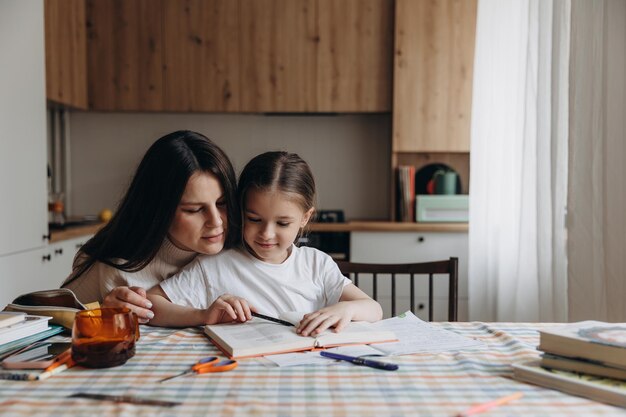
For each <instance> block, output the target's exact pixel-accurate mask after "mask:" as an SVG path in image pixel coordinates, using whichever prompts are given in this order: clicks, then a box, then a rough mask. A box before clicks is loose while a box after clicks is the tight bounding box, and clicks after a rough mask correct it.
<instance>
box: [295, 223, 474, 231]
mask: <svg viewBox="0 0 626 417" xmlns="http://www.w3.org/2000/svg"><path fill="white" fill-rule="evenodd" d="M307 230H308V231H309V232H448V233H450V232H467V230H468V224H467V223H408V222H406V223H402V222H390V221H351V222H346V223H310V224H309V225H308V226H307Z"/></svg>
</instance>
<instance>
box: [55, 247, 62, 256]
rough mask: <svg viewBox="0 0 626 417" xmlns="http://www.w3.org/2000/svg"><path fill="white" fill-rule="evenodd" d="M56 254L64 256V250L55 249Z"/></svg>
mask: <svg viewBox="0 0 626 417" xmlns="http://www.w3.org/2000/svg"><path fill="white" fill-rule="evenodd" d="M54 254H55V255H63V248H59V249H55V250H54Z"/></svg>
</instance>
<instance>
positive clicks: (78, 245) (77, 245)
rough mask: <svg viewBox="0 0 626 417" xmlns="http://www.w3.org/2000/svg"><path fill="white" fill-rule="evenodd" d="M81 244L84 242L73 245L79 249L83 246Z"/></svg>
mask: <svg viewBox="0 0 626 417" xmlns="http://www.w3.org/2000/svg"><path fill="white" fill-rule="evenodd" d="M83 245H84V243H83V242H80V243H77V244H76V245H75V246H76V249H80V248H82V247H83Z"/></svg>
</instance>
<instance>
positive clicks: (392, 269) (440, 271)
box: [336, 258, 459, 321]
mask: <svg viewBox="0 0 626 417" xmlns="http://www.w3.org/2000/svg"><path fill="white" fill-rule="evenodd" d="M336 262H337V265H338V266H339V270H340V271H341V273H342V274H344V275H345V276H346V277H348V278H350V279H351V280H352V282H353V283H354V285H356V286H357V287H358V286H359V274H364V275H365V274H367V275H370V276H371V277H372V298H373V299H374V300H376V301H378V298H379V297H378V280H379V278H384V279H391V315H392V316H395V315H396V298H397V294H396V292H397V291H396V275H408V276H409V279H410V302H411V311H412V312H413V313H416V305H415V276H416V275H428V320H429V321H432V320H433V301H434V285H433V278H434V275H435V274H437V275H439V276H441V275H448V321H457V314H458V273H459V272H458V269H459V260H458V258H450V259H449V260H445V261H434V262H421V263H411V264H370V263H356V262H347V261H336ZM379 275H383V276H382V277H379Z"/></svg>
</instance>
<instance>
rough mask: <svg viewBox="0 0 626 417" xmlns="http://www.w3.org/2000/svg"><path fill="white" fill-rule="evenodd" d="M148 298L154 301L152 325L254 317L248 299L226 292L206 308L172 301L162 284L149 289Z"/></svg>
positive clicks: (197, 324)
mask: <svg viewBox="0 0 626 417" xmlns="http://www.w3.org/2000/svg"><path fill="white" fill-rule="evenodd" d="M148 300H150V301H151V302H152V311H153V312H154V318H153V319H152V320H150V323H149V324H150V325H153V326H163V327H189V326H200V325H204V324H216V323H228V322H232V321H239V322H245V321H247V320H250V319H251V318H252V314H251V311H253V307H251V306H250V305H249V304H248V302H247V301H246V300H244V299H243V298H240V297H236V296H234V295H230V294H224V295H221V296H220V297H218V298H217V300H215V302H213V304H211V306H210V307H209V308H207V309H206V310H204V309H198V308H193V307H187V306H181V305H177V304H174V303H172V302H171V301H170V300H169V298H168V297H167V294H165V291H163V289H162V288H161V286H160V285H157V286H155V287H153V288H151V289H150V290H149V291H148Z"/></svg>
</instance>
